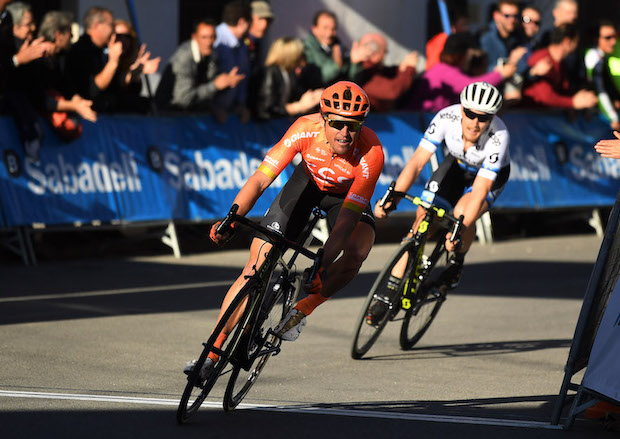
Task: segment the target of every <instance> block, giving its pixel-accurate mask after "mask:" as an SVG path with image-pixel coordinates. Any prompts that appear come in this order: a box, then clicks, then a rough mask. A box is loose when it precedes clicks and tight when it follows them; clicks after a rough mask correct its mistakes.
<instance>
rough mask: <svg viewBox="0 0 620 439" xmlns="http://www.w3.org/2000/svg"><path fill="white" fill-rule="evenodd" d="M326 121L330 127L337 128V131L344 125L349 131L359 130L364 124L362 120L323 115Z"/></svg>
mask: <svg viewBox="0 0 620 439" xmlns="http://www.w3.org/2000/svg"><path fill="white" fill-rule="evenodd" d="M325 120H326V121H327V125H329V126H330V127H332V128H334V129H337V130H338V131H340V130H342V129H343V128H344V127H347V129H348V130H349V131H359V130H360V129H361V128H362V125H364V122H357V121H353V120H333V119H330V118H329V117H325Z"/></svg>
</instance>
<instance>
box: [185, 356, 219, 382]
mask: <svg viewBox="0 0 620 439" xmlns="http://www.w3.org/2000/svg"><path fill="white" fill-rule="evenodd" d="M195 366H196V360H191V361H188V362H187V364H186V365H185V367H184V368H183V373H184V374H185V375H189V374H190V373H192V371H193V370H194V367H195ZM213 366H215V361H213V360H212V359H210V358H209V357H207V359H206V360H205V362H204V364H203V365H202V368H201V369H200V374H199V376H200V379H201V380H202V381H205V380H206V379H207V378H209V375H210V374H211V371H212V370H213Z"/></svg>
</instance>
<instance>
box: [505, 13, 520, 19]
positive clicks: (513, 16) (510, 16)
mask: <svg viewBox="0 0 620 439" xmlns="http://www.w3.org/2000/svg"><path fill="white" fill-rule="evenodd" d="M502 15H503V16H504V18H505V19H506V20H510V19H511V18H512V19H513V20H516V19H517V18H519V14H502Z"/></svg>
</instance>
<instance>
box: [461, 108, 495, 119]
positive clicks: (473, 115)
mask: <svg viewBox="0 0 620 439" xmlns="http://www.w3.org/2000/svg"><path fill="white" fill-rule="evenodd" d="M463 113H465V116H467V118H468V119H471V120H474V119H478V122H481V123H484V122H488V121H490V120H491V119H493V115H492V114H487V113H484V114H478V113H474V112H473V111H471V110H470V109H469V108H465V107H463Z"/></svg>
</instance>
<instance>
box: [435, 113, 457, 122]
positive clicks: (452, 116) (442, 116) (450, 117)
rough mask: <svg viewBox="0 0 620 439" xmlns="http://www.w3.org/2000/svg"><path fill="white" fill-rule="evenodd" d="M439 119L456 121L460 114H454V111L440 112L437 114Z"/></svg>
mask: <svg viewBox="0 0 620 439" xmlns="http://www.w3.org/2000/svg"><path fill="white" fill-rule="evenodd" d="M439 118H440V119H448V120H449V121H450V122H458V121H460V120H461V115H460V114H455V113H441V114H440V115H439Z"/></svg>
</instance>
